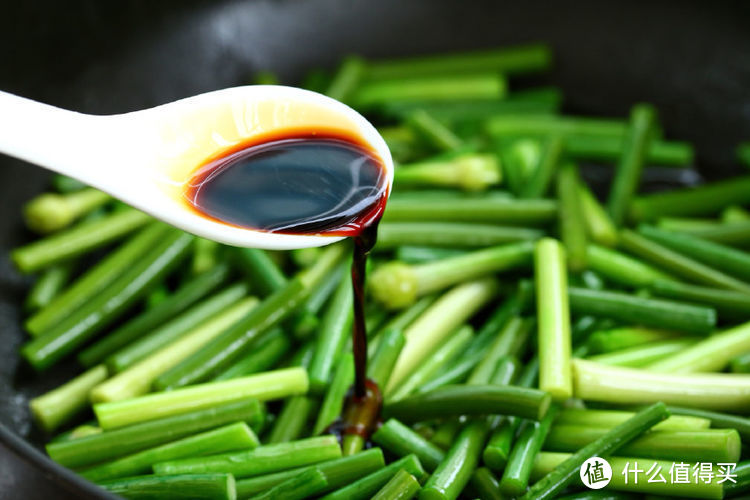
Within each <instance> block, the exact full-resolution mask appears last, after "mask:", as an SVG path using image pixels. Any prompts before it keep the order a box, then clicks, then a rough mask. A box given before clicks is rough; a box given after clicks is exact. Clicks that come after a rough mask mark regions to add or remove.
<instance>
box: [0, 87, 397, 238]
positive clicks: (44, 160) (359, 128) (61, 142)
mask: <svg viewBox="0 0 750 500" xmlns="http://www.w3.org/2000/svg"><path fill="white" fill-rule="evenodd" d="M297 127H299V128H302V129H315V128H319V129H327V130H334V131H336V130H338V131H341V132H345V131H349V132H350V133H353V134H355V135H357V136H359V137H361V138H362V139H363V140H364V141H365V142H366V143H367V144H369V145H370V147H371V148H372V149H373V150H374V151H375V152H376V153H377V154H378V156H380V158H381V160H382V162H383V165H384V167H385V170H386V172H385V173H386V178H387V180H388V188H389V189H388V192H390V187H391V186H390V185H391V183H392V181H393V161H392V160H391V155H390V152H389V151H388V147H387V146H386V144H385V141H383V139H382V138H381V137H380V135H379V134H378V132H377V131H376V130H375V128H374V127H373V126H372V125H371V124H370V123H369V122H368V121H367V120H366V119H365V118H364V117H362V115H360V114H359V113H357V112H356V111H354V110H353V109H351V108H350V107H348V106H346V105H344V104H341V103H340V102H338V101H335V100H333V99H330V98H328V97H326V96H323V95H320V94H317V93H315V92H310V91H306V90H302V89H297V88H292V87H283V86H277V85H254V86H245V87H235V88H230V89H224V90H218V91H215V92H209V93H206V94H201V95H198V96H195V97H190V98H187V99H182V100H180V101H175V102H172V103H169V104H165V105H162V106H157V107H155V108H151V109H146V110H143V111H136V112H133V113H126V114H121V115H110V116H94V115H86V114H81V113H76V112H73V111H67V110H64V109H60V108H56V107H53V106H49V105H46V104H41V103H38V102H35V101H32V100H29V99H25V98H22V97H18V96H15V95H12V94H8V93H4V92H0V153H5V154H8V155H10V156H14V157H16V158H20V159H23V160H26V161H28V162H30V163H34V164H37V165H40V166H42V167H45V168H47V169H50V170H53V171H55V172H58V173H61V174H65V175H68V176H70V177H73V178H75V179H78V180H80V181H82V182H84V183H86V184H88V185H90V186H93V187H96V188H98V189H101V190H102V191H105V192H107V193H109V194H111V195H112V196H114V197H115V198H118V199H120V200H122V201H124V202H125V203H127V204H129V205H132V206H134V207H135V208H138V209H140V210H142V211H144V212H147V213H148V214H150V215H152V216H154V217H156V218H158V219H161V220H163V221H165V222H167V223H169V224H172V225H173V226H176V227H179V228H180V229H183V230H185V231H188V232H190V233H193V234H197V235H199V236H202V237H204V238H209V239H212V240H216V241H219V242H222V243H226V244H229V245H235V246H244V247H255V248H266V249H277V250H284V249H292V248H304V247H313V246H322V245H327V244H329V243H333V242H335V241H338V240H340V239H341V237H336V236H316V235H289V234H278V233H267V232H262V231H254V230H250V229H243V228H238V227H234V226H230V225H226V224H223V223H221V222H218V221H214V220H211V219H208V218H205V217H203V216H201V215H199V214H198V213H196V212H195V211H194V210H193V209H191V208H190V206H189V205H188V203H186V201H185V200H184V195H183V192H184V186H185V183H186V181H187V180H188V179H189V177H190V176H191V174H192V173H193V172H194V171H195V169H196V168H197V167H198V166H200V165H201V164H202V163H203V162H204V161H205V160H206V159H207V158H209V157H211V156H214V155H216V154H218V153H220V152H221V151H223V150H226V149H227V148H230V147H231V146H232V145H236V144H239V143H242V142H243V141H248V140H252V139H253V137H258V136H260V135H265V134H268V133H269V132H273V131H274V130H283V129H290V128H297Z"/></svg>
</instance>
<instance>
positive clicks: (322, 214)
mask: <svg viewBox="0 0 750 500" xmlns="http://www.w3.org/2000/svg"><path fill="white" fill-rule="evenodd" d="M387 194H388V185H387V178H386V175H385V169H384V167H383V164H382V161H381V160H380V159H379V158H378V156H377V155H376V154H375V152H374V151H372V149H371V148H369V147H368V146H366V145H365V143H364V141H362V140H361V139H359V138H357V137H354V136H345V135H341V134H338V133H336V134H330V133H322V134H321V133H318V132H313V131H300V130H294V131H289V132H285V133H278V134H274V135H272V136H265V137H262V138H261V139H259V140H258V139H256V140H254V141H253V142H251V143H246V144H241V145H239V146H237V147H235V148H233V149H231V150H229V151H226V152H224V153H223V154H222V155H221V156H219V157H216V158H213V159H211V160H209V161H208V162H206V163H205V164H204V165H202V166H201V167H200V168H199V169H198V170H197V171H196V172H195V174H194V175H193V177H192V178H191V179H190V181H189V183H188V186H187V189H186V191H185V197H186V199H187V200H188V202H189V204H190V205H191V206H192V207H193V208H195V209H196V210H197V211H198V212H200V213H201V214H202V215H204V216H207V217H210V218H212V219H214V220H218V221H220V222H223V223H225V224H229V225H233V226H237V227H242V228H249V229H256V230H261V231H268V232H275V233H284V234H306V235H310V234H322V235H335V236H349V237H352V238H353V240H354V252H353V258H352V270H351V279H352V288H353V291H354V328H353V337H352V341H353V342H352V346H353V351H354V361H355V383H354V391H353V394H352V395H351V396H350V397H349V402H348V404H347V409H346V410H345V411H344V414H345V417H346V415H350V414H351V415H354V414H361V413H362V411H355V409H352V408H349V407H350V406H352V405H353V406H354V407H355V408H356V407H362V408H360V410H364V407H367V408H368V409H367V410H366V411H365V412H364V413H366V414H368V415H371V414H373V413H374V414H375V415H377V413H378V409H373V408H372V407H373V405H375V408H379V404H380V399H381V398H380V393H379V391H378V389H377V387H376V386H375V384H374V383H372V382H371V381H367V379H366V373H367V370H366V367H367V366H366V365H367V334H366V331H365V317H364V288H365V264H366V262H367V254H368V253H369V251H370V250H371V249H372V247H373V246H374V245H375V241H376V239H377V228H378V222H379V220H380V217H381V216H382V214H383V210H384V209H385V202H386V200H387ZM373 422H374V420H373ZM368 426H369V425H368ZM345 427H351V428H352V431H351V432H356V433H357V434H359V435H363V434H366V433H367V431H366V430H364V429H362V428H361V427H362V426H361V425H359V423H357V422H352V423H350V425H346V423H345ZM355 429H356V430H355ZM345 432H346V429H345Z"/></svg>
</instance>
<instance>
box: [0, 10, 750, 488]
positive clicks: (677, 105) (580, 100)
mask: <svg viewBox="0 0 750 500" xmlns="http://www.w3.org/2000/svg"><path fill="white" fill-rule="evenodd" d="M749 21H750V7H748V5H747V4H743V3H742V2H723V3H717V2H669V1H651V2H640V1H636V2H633V1H625V0H619V1H611V2H600V1H593V0H583V1H577V2H554V3H552V2H542V1H538V0H530V1H525V2H508V1H476V0H475V1H471V2H458V1H450V0H408V1H404V0H379V1H377V2H364V1H355V2H352V1H351V0H349V1H347V0H319V1H318V0H307V1H303V0H256V1H250V0H245V1H242V0H238V1H197V0H191V1H183V2H148V1H137V0H131V1H122V2H99V1H96V0H86V1H80V0H79V1H71V2H55V1H44V0H36V1H34V0H32V1H28V2H4V3H3V5H2V6H0V90H4V91H8V92H13V93H16V94H19V95H23V96H26V97H30V98H34V99H37V100H40V101H43V102H47V103H50V104H54V105H58V106H62V107H66V108H69V109H74V110H77V111H81V112H87V113H95V114H109V113H121V112H127V111H133V110H137V109H142V108H145V107H150V106H154V105H157V104H161V103H165V102H169V101H172V100H175V99H178V98H182V97H187V96H191V95H194V94H198V93H201V92H206V91H209V90H214V89H220V88H224V87H229V86H235V85H239V84H243V83H246V82H247V81H248V77H249V75H251V74H252V73H253V72H255V71H257V70H266V69H267V70H272V71H274V72H277V73H278V74H279V75H281V77H282V81H284V82H285V83H290V84H293V83H295V82H296V81H298V79H299V77H300V76H301V75H302V74H303V73H304V71H305V70H306V69H307V68H311V67H321V66H322V67H328V68H330V67H333V66H335V64H336V62H337V61H338V60H339V59H340V57H341V56H342V55H345V54H348V53H358V54H363V55H366V56H371V57H381V56H389V57H393V56H399V55H412V54H424V53H432V52H443V51H458V50H465V49H475V48H487V47H496V46H501V45H505V44H514V43H523V42H533V41H545V42H547V43H549V44H550V45H551V46H552V48H553V49H554V52H555V56H556V65H555V70H554V72H553V74H552V75H550V76H549V77H545V79H544V81H545V82H548V83H553V84H555V85H558V86H560V87H561V88H562V89H563V90H564V93H565V96H566V100H565V108H566V110H567V111H568V112H574V113H585V114H593V115H620V116H622V115H625V114H627V112H628V109H629V108H630V106H631V105H632V104H633V103H634V102H637V101H649V102H652V103H654V104H655V105H656V106H657V108H658V109H659V112H660V117H661V121H662V123H663V124H664V129H665V131H666V135H667V136H668V137H670V138H674V139H681V140H688V141H691V142H693V143H694V144H695V145H696V148H697V153H698V160H697V170H698V171H699V172H700V174H701V175H702V176H703V177H705V178H709V179H710V178H718V177H722V176H726V175H728V174H731V173H736V172H737V171H738V170H739V169H741V167H739V166H738V165H737V164H736V161H735V159H734V154H733V150H734V146H735V145H736V143H737V142H739V141H740V140H749V139H750V33H748V31H747V26H750V22H749ZM0 113H2V110H1V109H0ZM40 147H43V145H40ZM113 154H117V152H116V151H113ZM106 162H107V159H106V158H102V163H103V165H104V166H106ZM688 180H689V179H688ZM47 182H48V175H47V174H46V173H45V172H43V171H42V170H41V169H39V168H36V167H33V166H30V165H28V164H25V163H23V162H21V161H18V160H14V159H11V158H8V157H4V156H3V157H0V207H1V209H2V212H1V214H2V217H0V441H3V442H5V443H6V446H7V447H9V448H10V449H14V450H16V451H17V452H18V453H20V454H21V455H22V456H23V457H24V458H25V459H26V460H29V461H31V462H33V463H35V464H37V466H38V467H39V468H40V469H41V470H42V471H44V472H45V473H46V474H47V475H49V476H54V477H56V478H57V479H56V480H58V481H59V482H60V484H61V485H63V486H64V487H65V488H67V489H69V490H70V491H73V492H75V495H76V496H78V497H90V496H91V495H94V494H96V490H93V489H87V488H86V486H85V485H86V483H85V482H82V481H80V482H76V480H75V479H72V478H71V477H63V476H60V474H61V473H60V471H59V470H56V469H54V468H53V467H52V465H51V462H50V461H49V460H47V459H45V458H44V457H43V456H41V455H40V454H38V453H36V452H35V451H34V450H33V448H32V447H30V446H28V443H31V444H32V445H33V446H35V447H37V448H40V447H41V444H42V443H43V442H44V439H45V437H44V436H42V435H40V434H39V433H38V432H37V431H35V430H34V428H33V426H32V424H31V420H30V418H29V414H28V411H27V403H28V400H29V398H30V397H33V396H34V395H36V394H39V393H40V392H42V391H44V390H47V389H49V388H51V387H52V386H54V385H57V383H58V381H62V380H64V379H65V378H66V377H67V376H68V375H69V374H70V373H71V372H72V370H73V369H74V367H72V366H62V367H60V368H59V369H56V370H54V371H53V372H52V373H50V374H48V375H46V376H45V377H44V378H43V379H41V378H38V377H36V376H35V375H34V374H33V373H31V371H30V370H29V369H27V368H26V367H23V366H20V365H19V362H18V358H17V355H16V352H17V349H18V346H19V345H20V344H21V342H22V341H23V339H24V334H23V332H22V330H21V328H20V320H21V317H22V311H21V307H20V304H21V301H22V298H23V294H24V293H25V290H26V287H27V286H28V283H29V279H28V278H25V277H23V276H20V275H19V274H18V273H16V272H15V271H14V270H13V268H12V266H11V264H10V262H9V259H8V258H7V255H8V251H9V249H11V248H13V247H14V246H17V245H19V244H20V243H22V242H24V241H27V240H28V239H29V237H30V235H28V234H27V233H26V232H25V231H24V229H23V226H22V223H21V220H20V217H19V209H20V206H21V204H22V203H23V202H24V201H25V200H28V199H29V198H31V197H32V196H33V195H34V194H36V193H38V192H39V191H41V190H42V189H44V188H45V186H46V183H47ZM9 498H12V497H9Z"/></svg>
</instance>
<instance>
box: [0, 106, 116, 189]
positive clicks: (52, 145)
mask: <svg viewBox="0 0 750 500" xmlns="http://www.w3.org/2000/svg"><path fill="white" fill-rule="evenodd" d="M106 122H107V120H106V117H102V116H93V115H86V114H82V113H76V112H73V111H67V110H64V109H60V108H56V107H54V106H50V105H47V104H42V103H40V102H36V101H33V100H31V99H26V98H24V97H19V96H16V95H13V94H9V93H7V92H0V153H5V154H7V155H9V156H13V157H15V158H19V159H21V160H26V161H28V162H30V163H34V164H36V165H39V166H42V167H44V168H47V169H49V170H53V171H55V172H58V173H61V174H65V175H69V176H71V177H75V178H77V179H79V180H81V181H84V182H86V181H88V180H90V176H89V175H88V172H89V171H90V169H91V165H90V164H91V162H92V161H93V159H94V158H95V157H96V156H98V155H99V154H100V153H101V148H102V145H103V144H102V141H103V139H105V137H106V136H105V134H106V129H107V128H108V127H106V126H103V125H104V124H105V123H106ZM87 160H90V161H87Z"/></svg>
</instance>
